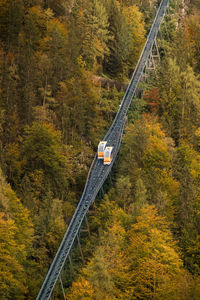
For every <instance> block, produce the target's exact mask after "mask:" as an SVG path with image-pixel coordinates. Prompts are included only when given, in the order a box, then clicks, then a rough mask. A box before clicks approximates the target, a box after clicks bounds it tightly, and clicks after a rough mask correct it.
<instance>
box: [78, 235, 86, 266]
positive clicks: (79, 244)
mask: <svg viewBox="0 0 200 300" xmlns="http://www.w3.org/2000/svg"><path fill="white" fill-rule="evenodd" d="M77 240H78V248H79V251H80V254H81V260H82V262H83V264H85V259H84V256H83V251H82V248H81V243H80V236H79V233H78V234H77Z"/></svg>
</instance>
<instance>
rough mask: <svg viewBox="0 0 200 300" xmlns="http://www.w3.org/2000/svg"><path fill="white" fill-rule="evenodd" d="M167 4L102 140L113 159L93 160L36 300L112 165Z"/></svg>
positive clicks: (49, 285) (46, 291) (43, 298)
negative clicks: (104, 160)
mask: <svg viewBox="0 0 200 300" xmlns="http://www.w3.org/2000/svg"><path fill="white" fill-rule="evenodd" d="M168 5H169V0H162V1H161V3H160V6H159V8H158V10H157V13H156V16H155V19H154V22H153V24H152V27H151V30H150V32H149V34H148V37H147V40H146V43H145V46H144V48H143V51H142V53H141V56H140V58H139V60H138V63H137V66H136V68H135V71H134V72H133V75H132V77H131V80H130V83H129V85H128V87H127V90H126V92H125V94H124V97H123V99H122V102H121V105H120V108H119V110H118V112H117V114H116V116H115V119H114V121H113V123H112V125H111V126H110V128H109V130H108V132H107V133H106V135H105V137H104V141H107V146H112V147H114V148H113V159H112V162H111V164H110V165H104V164H103V162H102V160H98V158H97V155H96V156H95V157H94V160H93V162H92V165H91V167H90V170H89V173H88V177H87V181H86V184H85V188H84V191H83V194H82V196H81V199H80V201H79V203H78V205H77V208H76V211H75V213H74V215H73V217H72V220H71V222H70V224H69V226H68V229H67V231H66V233H65V235H64V238H63V240H62V242H61V244H60V247H59V249H58V251H57V254H56V256H55V258H54V260H53V262H52V264H51V266H50V268H49V271H48V273H47V275H46V277H45V280H44V282H43V284H42V287H41V289H40V291H39V294H38V296H37V300H48V299H49V298H50V297H51V294H52V291H53V289H54V286H55V284H56V282H57V280H58V278H59V275H60V273H61V271H62V268H63V266H64V264H65V261H66V259H67V258H68V256H69V254H70V250H71V248H72V246H73V243H74V240H75V238H76V236H77V234H78V232H79V229H80V227H81V224H82V222H83V220H84V218H85V216H86V215H87V212H88V210H89V207H90V205H91V203H92V202H93V201H94V200H95V197H96V195H97V193H98V192H99V190H100V188H101V187H102V185H103V183H104V181H105V180H106V178H107V176H108V174H109V172H110V171H111V168H112V165H113V163H114V161H115V159H116V157H117V153H118V151H119V148H120V144H121V139H122V135H123V130H124V126H125V121H126V114H127V111H128V108H129V106H130V104H131V101H132V99H133V97H134V94H135V92H136V89H137V86H138V83H139V80H140V77H141V76H142V74H143V71H144V69H145V66H146V63H147V61H148V58H149V56H150V54H151V51H152V48H153V45H154V42H155V40H156V37H157V34H158V31H159V28H160V25H161V22H162V20H163V18H164V16H165V14H166V10H167V7H168Z"/></svg>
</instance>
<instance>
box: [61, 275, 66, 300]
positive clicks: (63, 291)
mask: <svg viewBox="0 0 200 300" xmlns="http://www.w3.org/2000/svg"><path fill="white" fill-rule="evenodd" d="M59 279H60V285H61V289H62V293H63V298H64V300H67V299H66V297H65V290H64V287H63V282H62V277H61V275H60V276H59Z"/></svg>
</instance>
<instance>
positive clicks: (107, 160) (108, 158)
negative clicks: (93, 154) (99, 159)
mask: <svg viewBox="0 0 200 300" xmlns="http://www.w3.org/2000/svg"><path fill="white" fill-rule="evenodd" d="M112 152H113V147H106V149H105V150H104V162H103V163H104V165H110V163H111V161H112V158H113V153H112Z"/></svg>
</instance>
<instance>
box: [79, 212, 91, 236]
mask: <svg viewBox="0 0 200 300" xmlns="http://www.w3.org/2000/svg"><path fill="white" fill-rule="evenodd" d="M85 224H86V229H80V232H87V233H88V235H89V238H91V234H90V227H89V223H88V219H87V216H86V217H85Z"/></svg>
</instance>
